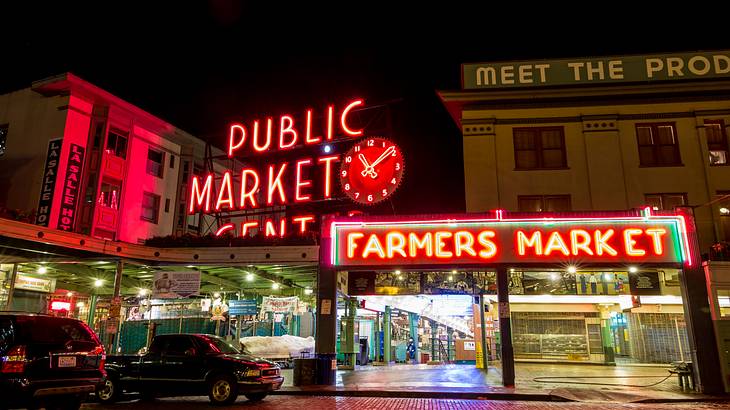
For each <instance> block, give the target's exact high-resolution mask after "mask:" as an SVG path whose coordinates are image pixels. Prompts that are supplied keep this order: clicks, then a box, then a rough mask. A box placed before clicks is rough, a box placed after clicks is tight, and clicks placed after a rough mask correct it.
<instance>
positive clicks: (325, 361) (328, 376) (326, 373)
mask: <svg viewBox="0 0 730 410" xmlns="http://www.w3.org/2000/svg"><path fill="white" fill-rule="evenodd" d="M315 360H317V381H316V384H321V385H330V386H334V384H335V380H336V378H335V375H336V371H337V356H336V355H334V354H320V355H318V356H317V359H315Z"/></svg>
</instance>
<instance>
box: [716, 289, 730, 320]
mask: <svg viewBox="0 0 730 410" xmlns="http://www.w3.org/2000/svg"><path fill="white" fill-rule="evenodd" d="M717 304H718V306H719V307H720V317H723V318H730V289H718V290H717Z"/></svg>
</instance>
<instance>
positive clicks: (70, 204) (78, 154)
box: [58, 144, 84, 231]
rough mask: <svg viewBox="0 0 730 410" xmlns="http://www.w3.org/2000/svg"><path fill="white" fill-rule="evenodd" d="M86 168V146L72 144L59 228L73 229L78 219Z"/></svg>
mask: <svg viewBox="0 0 730 410" xmlns="http://www.w3.org/2000/svg"><path fill="white" fill-rule="evenodd" d="M83 168H84V147H82V146H80V145H76V144H71V149H70V151H69V154H68V164H67V166H66V179H65V181H64V183H63V194H62V196H61V213H60V215H59V217H58V229H61V230H64V231H73V229H74V222H75V221H76V205H78V202H79V184H80V183H81V171H82V170H83Z"/></svg>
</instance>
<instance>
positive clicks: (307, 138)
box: [228, 100, 365, 158]
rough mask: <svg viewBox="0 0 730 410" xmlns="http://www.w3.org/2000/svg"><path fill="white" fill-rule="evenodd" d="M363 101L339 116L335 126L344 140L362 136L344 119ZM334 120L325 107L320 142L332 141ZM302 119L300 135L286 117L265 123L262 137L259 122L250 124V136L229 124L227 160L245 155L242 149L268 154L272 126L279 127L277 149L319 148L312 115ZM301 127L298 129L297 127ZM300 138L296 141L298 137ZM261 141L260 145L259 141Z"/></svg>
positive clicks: (332, 111) (242, 126) (241, 127)
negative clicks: (307, 146)
mask: <svg viewBox="0 0 730 410" xmlns="http://www.w3.org/2000/svg"><path fill="white" fill-rule="evenodd" d="M364 104H365V103H364V102H363V100H355V101H352V102H350V103H349V104H348V105H347V106H346V107H345V108H344V109H343V110H342V112H341V113H340V118H339V119H340V120H339V122H338V123H339V126H340V131H341V132H342V133H343V134H344V135H345V136H347V137H359V136H361V135H363V130H362V129H353V128H352V125H351V124H350V121H348V116H349V115H350V113H351V112H352V110H353V109H355V108H356V107H358V106H361V105H364ZM334 116H335V106H334V105H330V106H328V107H327V114H326V122H325V124H324V126H323V127H322V128H324V131H325V135H324V139H325V140H327V141H330V140H332V139H334V138H335V135H334V133H335V130H334ZM305 117H306V119H305V120H304V121H303V122H304V124H303V125H304V132H300V131H298V129H297V124H296V121H295V120H294V117H293V116H291V115H288V114H285V115H282V116H280V117H279V120H278V121H274V119H273V118H267V119H266V131H265V133H266V135H265V136H264V135H261V134H263V133H264V132H263V131H262V130H260V128H261V127H260V125H259V120H254V121H253V125H252V132H251V133H250V141H247V139H249V138H248V137H249V133H247V131H246V125H245V124H240V123H237V124H232V125H231V127H230V131H229V134H228V157H230V158H233V157H234V156H235V155H236V153H238V152H240V151H245V150H246V149H251V148H252V149H253V152H257V153H262V152H266V151H268V150H271V149H272V148H273V147H272V139H273V138H272V135H273V134H274V132H275V131H274V127H275V125H278V126H279V132H278V134H279V138H278V144H277V147H278V148H279V149H289V148H293V147H294V146H296V145H297V144H300V143H301V144H303V145H311V144H319V143H320V142H322V139H323V136H315V135H314V131H313V124H312V123H313V118H312V117H313V112H312V110H311V109H309V110H307V112H306V115H305ZM299 126H300V127H301V125H299ZM302 135H303V136H304V138H302V141H300V136H302ZM262 140H263V141H262Z"/></svg>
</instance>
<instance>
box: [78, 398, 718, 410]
mask: <svg viewBox="0 0 730 410" xmlns="http://www.w3.org/2000/svg"><path fill="white" fill-rule="evenodd" d="M202 406H205V407H206V408H207V407H208V406H209V405H208V399H207V397H182V398H166V399H157V400H155V401H154V402H149V403H148V402H143V403H140V402H138V401H136V400H134V401H128V402H122V403H118V404H114V405H107V406H102V405H100V404H96V403H88V404H85V405H84V407H83V408H84V410H106V409H110V410H140V409H154V410H187V409H199V408H201V407H202ZM224 408H225V409H261V410H267V409H271V410H308V409H315V410H330V409H343V410H366V409H378V410H391V409H392V410H401V409H418V410H442V409H444V410H445V409H457V410H472V409H486V410H516V409H519V410H619V409H620V410H719V409H730V403H728V402H725V403H669V404H654V403H652V404H617V403H565V402H518V401H485V400H450V399H414V398H381V397H321V396H306V397H294V396H270V397H267V398H266V399H265V400H264V401H263V402H260V403H249V402H247V401H246V400H245V399H244V398H241V399H239V400H238V401H237V402H236V403H235V404H234V405H232V406H230V407H224Z"/></svg>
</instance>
